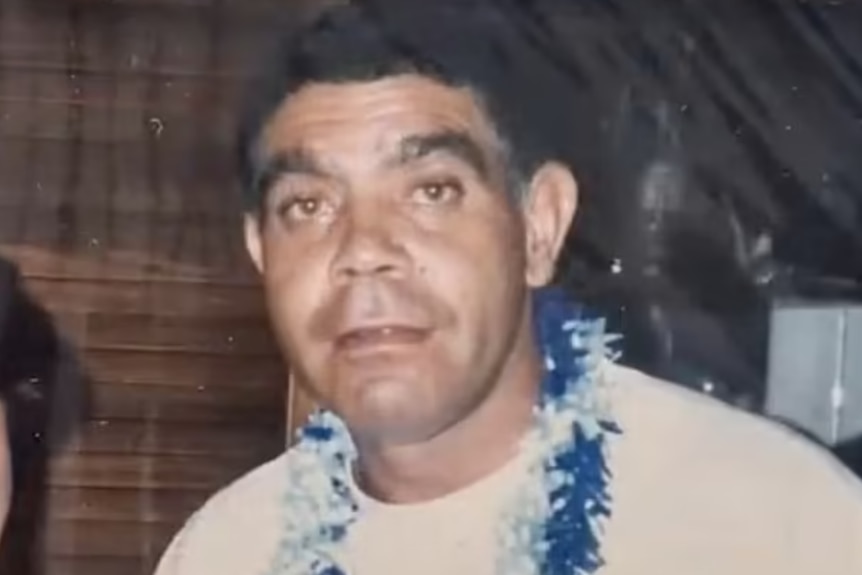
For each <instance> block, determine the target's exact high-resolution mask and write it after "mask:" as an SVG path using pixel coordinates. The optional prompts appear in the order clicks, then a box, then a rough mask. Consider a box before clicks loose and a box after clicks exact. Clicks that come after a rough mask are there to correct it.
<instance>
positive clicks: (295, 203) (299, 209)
mask: <svg viewBox="0 0 862 575" xmlns="http://www.w3.org/2000/svg"><path fill="white" fill-rule="evenodd" d="M325 212H326V202H324V201H323V200H322V199H321V198H316V197H305V198H304V197H297V198H292V199H289V200H286V201H284V202H282V203H281V204H280V205H279V206H278V215H279V217H280V218H281V219H282V220H284V221H286V222H288V223H300V222H304V221H308V220H312V219H315V218H319V217H321V216H323V215H324V214H325Z"/></svg>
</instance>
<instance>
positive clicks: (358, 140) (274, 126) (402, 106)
mask: <svg viewBox="0 0 862 575" xmlns="http://www.w3.org/2000/svg"><path fill="white" fill-rule="evenodd" d="M441 130H451V131H456V132H463V133H465V134H469V135H471V136H473V137H474V138H475V139H476V141H477V142H479V143H482V144H491V143H494V142H496V141H497V137H496V135H495V133H494V130H493V128H492V126H491V123H490V122H489V120H488V118H487V116H486V115H485V113H484V111H483V109H482V106H481V104H480V102H479V100H478V98H476V96H475V95H474V93H473V92H472V91H471V90H469V89H467V88H455V87H451V86H447V85H445V84H441V83H439V82H436V81H434V80H431V79H428V78H425V77H422V76H417V75H404V76H396V77H390V78H384V79H380V80H373V81H368V82H343V83H317V84H309V85H308V86H305V87H304V88H302V89H301V90H299V91H298V92H296V93H294V94H292V95H291V96H289V97H288V98H286V99H285V101H284V102H283V103H282V104H281V106H280V107H279V108H278V109H277V110H276V112H275V113H274V114H273V116H272V118H271V119H270V121H269V122H268V123H267V125H266V128H265V129H264V131H263V133H262V137H261V145H262V148H263V152H264V154H268V153H272V152H276V151H281V150H286V149H291V148H294V147H301V148H302V149H303V150H306V151H308V152H311V153H313V154H315V155H319V156H324V157H325V156H328V155H333V154H334V155H338V154H339V153H344V154H347V155H349V156H352V157H357V156H365V157H367V155H368V154H374V153H387V152H390V151H391V150H392V149H393V148H395V147H396V146H397V145H398V143H399V142H400V141H401V140H402V139H403V138H404V137H405V136H411V135H419V134H424V133H432V132H438V131H441Z"/></svg>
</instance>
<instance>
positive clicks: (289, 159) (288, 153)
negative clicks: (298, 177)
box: [254, 148, 326, 193]
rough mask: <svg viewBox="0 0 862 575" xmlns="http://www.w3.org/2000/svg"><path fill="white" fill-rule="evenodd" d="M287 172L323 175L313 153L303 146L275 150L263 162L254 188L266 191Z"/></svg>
mask: <svg viewBox="0 0 862 575" xmlns="http://www.w3.org/2000/svg"><path fill="white" fill-rule="evenodd" d="M288 174H305V175H309V176H325V175H326V170H324V169H323V168H322V167H321V166H320V164H319V163H318V161H317V160H316V159H315V157H314V154H312V153H311V152H309V151H308V150H307V149H305V148H291V149H289V150H282V151H279V152H276V153H275V154H273V155H272V156H271V157H269V158H267V159H265V160H264V162H263V166H262V168H261V169H260V170H259V173H258V176H257V178H255V181H254V189H255V191H257V192H258V193H261V192H266V191H267V190H269V188H271V187H272V185H273V184H274V183H275V182H276V181H278V179H279V178H281V177H282V176H286V175H288Z"/></svg>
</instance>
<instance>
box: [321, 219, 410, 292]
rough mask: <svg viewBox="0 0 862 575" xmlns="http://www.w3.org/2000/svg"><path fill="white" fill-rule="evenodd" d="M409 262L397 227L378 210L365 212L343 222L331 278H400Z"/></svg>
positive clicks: (341, 279)
mask: <svg viewBox="0 0 862 575" xmlns="http://www.w3.org/2000/svg"><path fill="white" fill-rule="evenodd" d="M409 261H410V259H409V256H408V255H407V251H406V250H405V249H404V245H403V243H402V242H401V241H400V238H399V233H398V231H397V229H396V224H395V223H394V222H392V221H391V218H387V217H386V215H385V214H384V213H383V212H382V211H381V210H367V211H365V212H364V213H353V214H351V217H349V218H346V219H345V220H344V221H343V228H342V230H341V234H340V237H339V240H338V248H337V252H336V254H335V257H334V258H333V260H332V274H333V276H334V279H336V280H337V281H344V280H351V279H356V278H359V277H370V276H393V277H399V276H403V274H404V273H405V272H406V270H407V269H408V266H409Z"/></svg>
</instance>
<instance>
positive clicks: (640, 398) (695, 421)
mask: <svg viewBox="0 0 862 575" xmlns="http://www.w3.org/2000/svg"><path fill="white" fill-rule="evenodd" d="M604 379H605V381H606V385H607V386H608V388H609V393H610V397H611V401H612V405H613V407H612V409H613V410H614V414H615V415H617V416H618V418H619V424H620V426H621V427H622V428H623V432H624V436H627V437H626V438H625V440H623V441H624V442H632V443H636V444H638V445H640V447H641V448H644V447H647V446H646V445H642V444H641V439H642V440H643V441H644V442H647V441H648V442H649V443H650V444H652V445H657V444H659V443H661V444H663V445H665V446H666V447H667V449H666V450H665V452H664V454H663V456H667V457H671V458H672V457H685V459H686V460H687V461H689V462H690V463H692V464H694V463H697V462H699V461H703V464H705V465H709V466H710V471H711V472H713V473H714V472H716V471H717V470H716V469H715V467H719V466H723V465H729V466H731V467H732V468H733V470H734V472H736V473H737V474H738V473H740V472H744V471H745V470H749V471H750V472H752V473H756V475H757V477H759V478H761V479H763V480H769V479H779V478H781V479H782V480H783V482H785V483H786V482H788V481H789V480H792V481H793V482H794V483H796V484H797V487H798V486H799V484H801V483H806V484H807V483H811V484H818V483H822V482H826V483H829V484H834V485H835V486H840V487H839V488H840V489H841V491H842V492H845V493H847V494H848V495H852V496H855V497H856V498H858V499H859V500H860V503H862V483H860V482H859V481H858V480H857V479H856V478H855V477H854V476H853V475H852V473H850V471H849V470H847V469H846V468H845V467H844V466H843V465H842V464H841V463H840V462H839V461H838V460H837V459H836V458H835V457H834V456H833V455H832V454H831V453H830V452H829V451H828V450H827V449H826V448H824V447H823V446H820V445H818V444H817V443H815V442H814V441H812V440H810V439H808V438H807V437H805V436H803V435H802V434H800V433H798V432H797V431H795V430H793V429H791V428H789V427H787V426H785V425H782V424H779V423H777V422H774V421H771V420H769V419H767V418H765V417H762V416H759V415H754V414H751V413H748V412H745V411H742V410H739V409H737V408H734V407H731V406H729V405H727V404H725V403H722V402H720V401H718V400H716V399H714V398H712V397H709V396H707V395H705V394H702V393H698V392H696V391H692V390H689V389H686V388H684V387H681V386H678V385H674V384H672V383H669V382H666V381H662V380H659V379H656V378H653V377H650V376H648V375H646V374H644V373H641V372H638V371H635V370H632V369H628V368H625V367H621V366H618V365H607V366H606V371H605V377H604ZM627 430H628V431H629V432H630V433H626V431H627ZM790 470H793V471H794V473H793V476H792V478H791V477H788V476H787V475H784V474H785V473H786V472H788V471H790Z"/></svg>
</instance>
